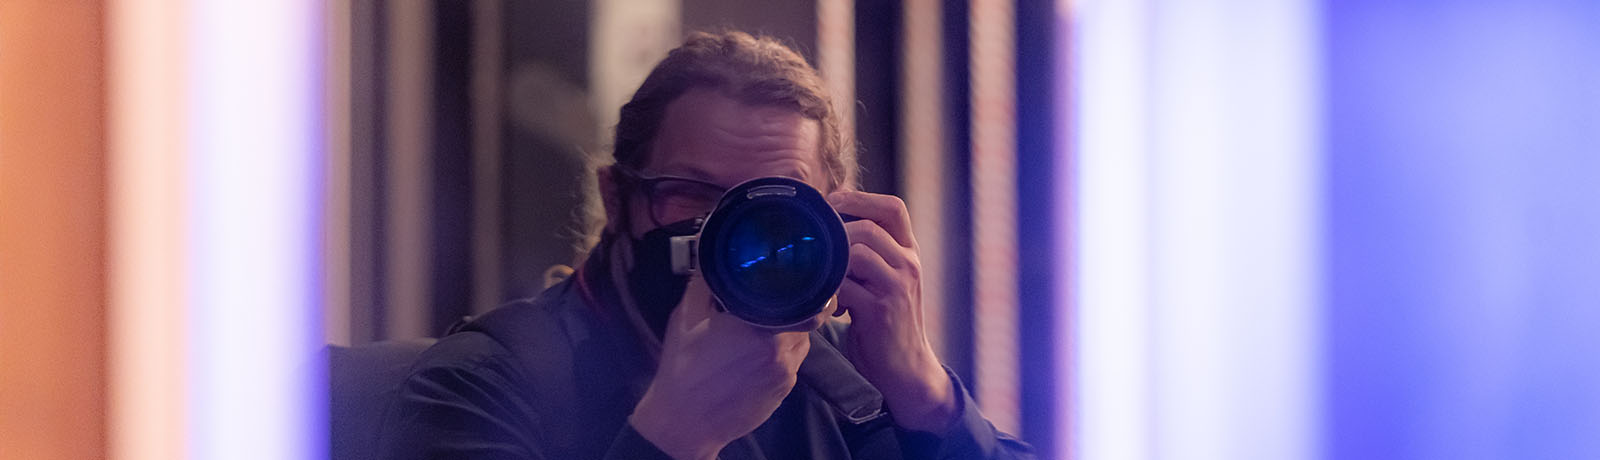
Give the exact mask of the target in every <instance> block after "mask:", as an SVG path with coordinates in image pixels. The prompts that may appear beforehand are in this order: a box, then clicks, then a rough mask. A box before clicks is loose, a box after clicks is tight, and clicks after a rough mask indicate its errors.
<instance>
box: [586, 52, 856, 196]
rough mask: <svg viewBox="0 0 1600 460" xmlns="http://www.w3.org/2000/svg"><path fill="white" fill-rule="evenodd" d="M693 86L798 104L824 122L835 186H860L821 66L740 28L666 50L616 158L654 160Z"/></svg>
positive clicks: (634, 104) (622, 120)
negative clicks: (666, 122)
mask: <svg viewBox="0 0 1600 460" xmlns="http://www.w3.org/2000/svg"><path fill="white" fill-rule="evenodd" d="M692 89H709V90H713V91H716V92H718V93H719V94H722V95H724V96H727V97H729V98H731V99H734V100H736V101H739V102H742V103H745V104H750V105H764V106H774V107H781V108H786V109H791V110H794V111H795V112H798V113H800V114H801V115H802V116H804V117H806V118H809V119H812V120H816V121H817V124H818V125H819V127H820V128H821V130H820V131H821V133H820V134H821V139H819V140H818V141H819V143H818V147H819V148H818V150H819V152H820V154H821V157H822V158H821V160H822V166H823V168H824V169H825V170H826V171H827V173H828V185H829V186H830V187H832V188H835V189H838V188H846V187H854V186H855V185H856V184H855V181H856V175H857V174H856V168H857V164H856V152H855V147H854V143H853V142H850V141H849V138H848V136H847V135H846V133H843V132H841V127H840V121H839V113H838V112H837V111H835V110H834V107H833V103H832V101H831V98H829V97H828V90H827V87H825V86H823V83H822V77H820V76H819V75H818V74H817V71H816V69H814V68H812V67H811V65H810V64H808V63H806V60H805V58H803V57H801V56H800V54H799V53H796V52H795V51H794V50H793V49H790V48H789V47H788V46H784V44H783V43H781V42H779V41H778V40H776V39H773V38H771V37H765V36H760V37H757V36H751V35H750V34H747V33H744V32H738V31H725V32H719V33H708V32H694V33H692V34H689V37H688V39H686V40H684V43H683V46H679V47H678V48H677V49H674V50H672V52H670V53H668V54H667V57H666V59H663V60H661V63H659V64H656V67H655V69H653V70H651V71H650V75H649V76H648V77H646V78H645V79H644V83H642V84H640V85H639V90H638V91H637V92H635V93H633V99H632V100H629V101H628V103H627V104H625V105H623V106H622V113H621V116H620V117H619V118H618V121H617V134H616V140H615V143H614V144H613V148H612V152H611V154H612V157H613V158H614V159H615V161H616V163H617V164H621V165H623V166H626V167H629V168H632V169H634V170H639V169H642V168H643V167H644V165H645V164H646V163H648V161H649V157H648V155H649V154H650V151H651V146H652V145H654V143H655V138H656V131H657V130H659V129H660V127H661V121H662V118H664V116H665V114H666V111H667V106H668V105H670V104H672V102H673V101H675V100H677V99H678V97H679V96H682V95H683V94H684V93H686V92H688V91H689V90H692Z"/></svg>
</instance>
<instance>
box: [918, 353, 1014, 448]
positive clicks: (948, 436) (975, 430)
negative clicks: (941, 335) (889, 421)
mask: <svg viewBox="0 0 1600 460" xmlns="http://www.w3.org/2000/svg"><path fill="white" fill-rule="evenodd" d="M945 374H947V375H949V376H950V381H951V383H952V384H953V385H954V387H955V390H956V392H957V393H958V394H957V395H956V401H957V404H959V405H960V408H959V409H958V413H957V416H956V419H955V421H954V422H953V423H951V426H950V427H949V428H946V429H945V432H944V433H928V432H922V431H910V430H905V429H901V428H899V427H898V426H897V427H895V434H896V436H897V437H898V438H899V441H900V450H901V453H902V455H903V456H904V457H905V458H906V459H907V460H911V459H930V460H932V459H938V460H955V459H963V460H964V459H992V460H1001V459H1007V460H1009V459H1033V458H1035V457H1034V452H1033V448H1032V447H1031V446H1029V445H1028V444H1027V443H1024V442H1022V441H1021V440H1019V439H1017V438H1016V437H1013V436H1011V435H1010V434H1006V433H1004V432H1001V431H1000V430H997V429H995V427H994V425H993V424H991V423H989V420H987V419H985V418H984V417H983V413H982V412H980V411H979V410H978V404H977V403H976V402H974V401H973V400H972V394H971V393H970V392H968V391H967V388H966V386H965V385H963V384H962V383H961V379H959V378H957V377H956V376H955V373H953V372H951V371H950V369H949V368H948V367H947V368H945ZM893 416H894V414H892V413H891V414H890V417H893Z"/></svg>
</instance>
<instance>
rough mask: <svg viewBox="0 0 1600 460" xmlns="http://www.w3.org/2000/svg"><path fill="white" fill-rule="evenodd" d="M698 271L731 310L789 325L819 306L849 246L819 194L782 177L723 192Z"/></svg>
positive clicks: (836, 280) (704, 237)
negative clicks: (725, 193) (724, 194)
mask: <svg viewBox="0 0 1600 460" xmlns="http://www.w3.org/2000/svg"><path fill="white" fill-rule="evenodd" d="M700 238H701V239H700V245H701V248H700V251H699V253H700V257H701V270H702V272H703V273H704V274H705V277H706V282H707V284H708V285H709V286H710V287H711V289H712V291H713V293H715V294H716V295H717V298H718V299H719V300H721V301H722V304H723V306H724V307H725V308H726V309H727V310H728V311H729V312H730V313H733V314H735V315H737V316H739V317H740V318H743V319H744V320H746V321H749V322H751V323H755V324H760V325H766V326H774V327H776V326H786V325H790V324H796V323H799V322H803V321H805V320H807V319H809V318H810V317H812V316H814V315H816V314H817V313H819V312H821V311H822V308H823V307H824V306H825V304H826V303H827V301H828V299H829V298H830V297H832V296H833V294H834V292H835V291H837V290H838V288H839V284H840V283H841V282H842V281H843V279H844V272H845V270H846V268H847V266H846V265H847V263H848V262H847V258H848V257H847V256H848V252H849V244H848V242H847V241H846V240H845V237H844V227H843V224H842V223H841V222H840V220H839V216H838V214H836V213H834V211H833V208H832V207H831V206H829V205H828V204H827V201H826V200H824V199H823V198H822V196H821V194H820V193H818V192H817V191H816V190H814V189H812V188H811V187H809V186H806V185H805V184H804V183H801V182H799V181H795V180H793V179H786V178H777V177H772V178H762V179H756V180H753V181H751V182H746V183H745V184H741V185H740V186H739V187H735V188H734V189H733V190H730V191H729V192H728V195H727V196H725V197H724V199H723V201H722V202H721V203H720V204H719V206H718V207H717V210H716V211H714V212H713V213H712V215H711V216H710V217H708V218H707V220H706V225H705V228H704V230H703V231H702V233H701V237H700Z"/></svg>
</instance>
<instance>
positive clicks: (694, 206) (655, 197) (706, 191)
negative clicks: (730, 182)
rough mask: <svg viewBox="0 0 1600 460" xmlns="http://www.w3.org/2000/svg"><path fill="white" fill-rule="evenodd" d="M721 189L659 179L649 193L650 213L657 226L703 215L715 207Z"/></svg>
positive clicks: (720, 195)
mask: <svg viewBox="0 0 1600 460" xmlns="http://www.w3.org/2000/svg"><path fill="white" fill-rule="evenodd" d="M721 197H722V189H721V188H718V187H715V186H712V185H710V184H702V183H699V182H694V181H689V180H680V179H670V178H667V179H660V180H658V181H657V182H656V183H655V187H654V188H653V189H652V190H651V191H650V200H651V213H652V214H653V215H652V217H654V218H655V220H656V223H657V224H658V225H659V224H661V223H663V222H677V221H680V220H684V219H691V218H694V217H696V216H701V215H705V214H706V213H709V212H711V208H713V207H716V205H717V200H718V199H719V198H721Z"/></svg>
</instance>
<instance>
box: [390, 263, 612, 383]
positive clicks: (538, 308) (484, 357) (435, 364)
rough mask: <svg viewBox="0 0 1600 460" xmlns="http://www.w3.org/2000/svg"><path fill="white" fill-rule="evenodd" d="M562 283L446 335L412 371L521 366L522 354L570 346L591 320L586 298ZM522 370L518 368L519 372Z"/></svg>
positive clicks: (499, 309)
mask: <svg viewBox="0 0 1600 460" xmlns="http://www.w3.org/2000/svg"><path fill="white" fill-rule="evenodd" d="M571 291H572V289H571V286H570V283H561V284H557V285H556V286H553V287H551V288H550V289H547V290H546V291H545V292H544V293H542V294H540V295H539V296H537V297H533V298H527V299H519V300H514V301H511V302H507V303H505V304H503V305H501V306H499V307H496V308H495V309H494V310H492V311H490V312H489V313H487V314H484V315H483V316H482V317H479V318H477V319H474V320H472V321H471V322H469V323H467V324H466V325H465V326H464V327H462V328H461V330H460V331H457V332H455V333H452V334H449V335H446V336H445V337H444V338H441V339H439V342H438V343H437V344H435V345H434V346H433V347H431V348H429V349H428V350H427V351H425V352H423V354H422V356H421V357H419V359H418V360H417V361H416V364H415V366H413V368H412V370H413V374H415V373H422V372H427V371H430V370H439V369H454V370H500V371H507V372H515V371H517V370H518V369H517V368H518V367H520V366H519V365H520V364H521V362H524V361H527V360H525V359H520V358H519V357H520V356H521V355H524V354H527V353H551V352H559V351H561V350H563V349H570V348H571V343H572V340H571V339H572V336H573V329H575V328H579V327H587V325H589V324H592V319H591V318H588V317H589V316H592V315H593V313H592V312H590V311H588V309H587V308H586V307H585V305H584V303H583V301H582V300H581V299H580V298H579V297H578V296H577V295H575V293H573V292H571ZM517 373H520V372H517Z"/></svg>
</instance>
